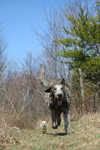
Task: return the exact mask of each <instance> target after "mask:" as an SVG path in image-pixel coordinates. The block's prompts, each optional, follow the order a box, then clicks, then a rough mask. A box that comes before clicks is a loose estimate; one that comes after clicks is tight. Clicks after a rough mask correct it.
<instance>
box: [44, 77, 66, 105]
mask: <svg viewBox="0 0 100 150" xmlns="http://www.w3.org/2000/svg"><path fill="white" fill-rule="evenodd" d="M64 88H65V79H62V81H61V83H56V84H53V85H52V86H50V87H49V88H48V89H46V90H45V92H47V93H50V94H51V95H52V96H53V98H54V101H55V102H56V104H57V106H60V105H62V101H63V100H64Z"/></svg>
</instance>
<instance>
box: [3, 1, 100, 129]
mask: <svg viewBox="0 0 100 150" xmlns="http://www.w3.org/2000/svg"><path fill="white" fill-rule="evenodd" d="M45 16H46V21H47V27H46V28H47V30H45V32H44V34H43V35H40V34H39V33H37V36H38V38H39V40H40V42H41V44H42V52H41V56H38V59H37V58H36V60H35V58H34V56H32V53H28V54H27V56H26V58H24V59H23V60H20V63H19V65H18V66H17V65H16V63H15V62H11V61H8V59H7V57H6V48H7V44H5V43H4V40H3V38H2V36H1V38H0V115H1V116H0V122H1V123H0V129H1V131H6V128H7V127H8V126H18V127H20V128H35V127H36V126H37V122H39V120H43V119H45V120H47V121H48V116H49V115H50V112H49V109H48V108H47V105H46V103H45V101H44V93H43V89H42V87H41V85H40V82H39V75H40V64H41V63H42V64H44V66H45V68H46V74H45V77H46V79H47V80H48V81H51V80H52V79H54V78H62V77H64V78H65V79H66V80H68V82H69V87H70V90H71V93H72V106H71V114H72V118H74V117H75V118H76V117H79V116H81V115H82V114H84V113H88V112H90V113H92V112H96V111H99V109H100V80H99V79H100V2H98V1H97V2H96V1H92V0H89V1H87V0H84V1H83V0H69V1H67V2H66V5H65V8H63V9H61V11H60V12H58V11H57V10H53V11H52V12H50V13H49V14H48V13H46V14H45ZM37 60H38V61H37ZM2 128H4V130H2Z"/></svg>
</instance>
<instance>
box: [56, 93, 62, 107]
mask: <svg viewBox="0 0 100 150" xmlns="http://www.w3.org/2000/svg"><path fill="white" fill-rule="evenodd" d="M62 97H63V95H62V94H58V95H57V98H56V102H57V106H60V105H61V104H62Z"/></svg>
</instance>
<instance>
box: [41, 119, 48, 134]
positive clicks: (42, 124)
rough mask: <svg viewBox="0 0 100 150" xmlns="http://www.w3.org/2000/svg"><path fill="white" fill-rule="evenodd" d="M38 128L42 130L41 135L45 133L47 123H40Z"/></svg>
mask: <svg viewBox="0 0 100 150" xmlns="http://www.w3.org/2000/svg"><path fill="white" fill-rule="evenodd" d="M40 128H41V129H42V133H43V134H44V133H46V131H47V122H46V121H42V123H41V125H40Z"/></svg>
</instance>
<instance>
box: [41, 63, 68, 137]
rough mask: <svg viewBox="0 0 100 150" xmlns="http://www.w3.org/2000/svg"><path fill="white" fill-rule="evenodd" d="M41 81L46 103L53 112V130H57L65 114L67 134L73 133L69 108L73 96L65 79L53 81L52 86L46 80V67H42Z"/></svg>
mask: <svg viewBox="0 0 100 150" xmlns="http://www.w3.org/2000/svg"><path fill="white" fill-rule="evenodd" d="M40 81H41V84H42V86H43V87H44V91H45V101H46V103H47V105H48V107H49V108H50V110H51V117H52V128H53V129H57V128H58V126H60V123H61V113H63V114H64V122H65V132H66V134H70V133H71V129H70V114H69V112H70V111H69V108H70V103H71V94H70V90H69V88H68V84H67V83H66V81H65V79H62V80H58V79H56V80H53V81H52V82H51V83H50V84H48V82H47V81H45V79H44V67H43V66H42V65H41V74H40Z"/></svg>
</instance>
